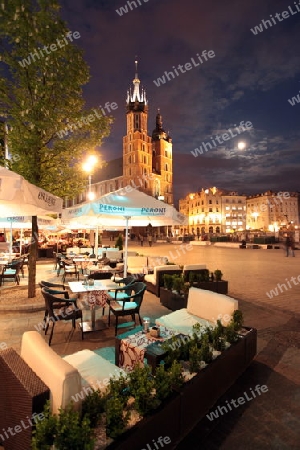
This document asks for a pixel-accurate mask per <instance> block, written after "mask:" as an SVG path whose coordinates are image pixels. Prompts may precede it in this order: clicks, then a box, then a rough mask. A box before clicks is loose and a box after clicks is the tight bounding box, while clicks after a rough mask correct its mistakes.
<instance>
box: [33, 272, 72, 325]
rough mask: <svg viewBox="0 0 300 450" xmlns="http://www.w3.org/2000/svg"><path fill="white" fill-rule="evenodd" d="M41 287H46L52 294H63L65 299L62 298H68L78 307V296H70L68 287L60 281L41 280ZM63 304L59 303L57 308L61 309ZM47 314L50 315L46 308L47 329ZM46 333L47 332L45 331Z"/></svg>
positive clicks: (44, 320) (70, 302)
mask: <svg viewBox="0 0 300 450" xmlns="http://www.w3.org/2000/svg"><path fill="white" fill-rule="evenodd" d="M39 285H40V287H41V289H43V288H44V289H45V290H46V291H48V292H49V293H50V294H53V295H62V296H63V299H62V300H68V301H69V304H70V305H71V304H72V303H74V305H75V306H76V308H77V297H74V298H70V296H69V292H68V291H66V287H65V285H64V284H59V283H50V281H44V280H42V281H40V283H39ZM60 307H61V305H57V308H58V309H60ZM47 316H48V310H47V309H46V308H45V314H44V319H43V322H44V327H43V330H45V329H46V321H47ZM45 334H46V333H45Z"/></svg>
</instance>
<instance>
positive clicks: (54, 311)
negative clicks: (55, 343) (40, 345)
mask: <svg viewBox="0 0 300 450" xmlns="http://www.w3.org/2000/svg"><path fill="white" fill-rule="evenodd" d="M42 294H43V297H44V299H45V309H46V310H47V317H46V328H45V334H47V331H48V328H49V324H50V322H52V328H51V333H50V337H49V342H48V344H49V346H50V345H51V341H52V337H53V331H54V326H55V323H56V322H58V321H60V320H72V328H73V329H75V327H76V320H77V319H80V320H81V338H82V339H83V327H82V311H81V309H78V308H77V307H76V302H71V301H70V299H68V300H64V299H62V298H61V297H58V296H57V294H56V295H54V294H52V293H49V291H48V290H47V289H45V288H42Z"/></svg>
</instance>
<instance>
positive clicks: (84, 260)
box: [71, 256, 98, 273]
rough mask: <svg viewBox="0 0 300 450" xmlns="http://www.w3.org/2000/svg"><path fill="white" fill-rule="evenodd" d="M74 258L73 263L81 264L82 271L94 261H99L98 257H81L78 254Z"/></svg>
mask: <svg viewBox="0 0 300 450" xmlns="http://www.w3.org/2000/svg"><path fill="white" fill-rule="evenodd" d="M71 259H72V260H73V263H74V264H76V265H80V267H81V271H82V273H83V271H84V270H85V269H86V268H87V267H88V266H89V264H91V263H94V262H96V261H98V259H97V258H85V257H84V258H80V257H78V256H76V257H75V258H71Z"/></svg>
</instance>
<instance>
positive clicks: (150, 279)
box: [144, 264, 182, 297]
mask: <svg viewBox="0 0 300 450" xmlns="http://www.w3.org/2000/svg"><path fill="white" fill-rule="evenodd" d="M166 273H167V274H171V275H174V274H181V273H182V269H181V268H180V266H177V265H174V264H167V265H163V266H156V267H154V269H153V274H148V275H145V278H144V282H145V283H146V286H147V290H148V291H149V292H152V293H153V294H155V295H156V296H157V297H159V296H160V288H161V286H163V285H164V279H163V276H164V275H165V274H166Z"/></svg>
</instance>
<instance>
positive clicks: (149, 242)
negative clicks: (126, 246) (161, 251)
mask: <svg viewBox="0 0 300 450" xmlns="http://www.w3.org/2000/svg"><path fill="white" fill-rule="evenodd" d="M148 244H149V247H152V235H151V234H149V235H148Z"/></svg>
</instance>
